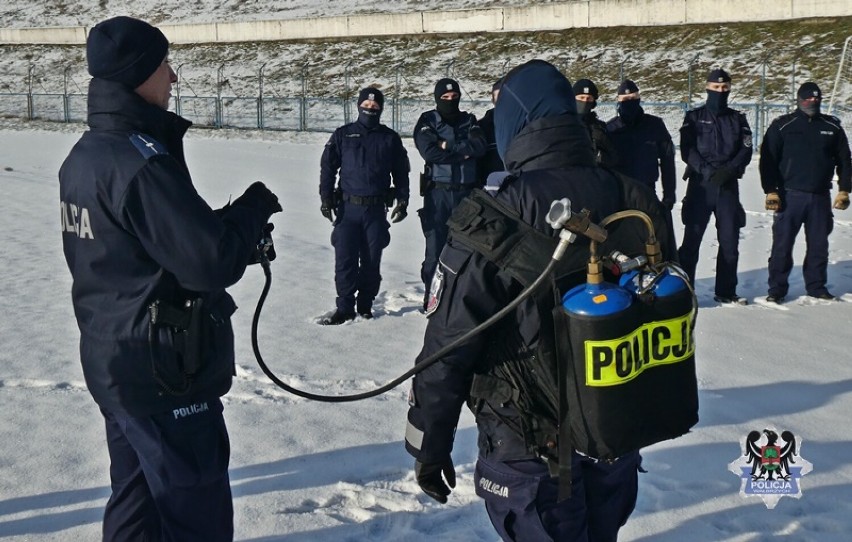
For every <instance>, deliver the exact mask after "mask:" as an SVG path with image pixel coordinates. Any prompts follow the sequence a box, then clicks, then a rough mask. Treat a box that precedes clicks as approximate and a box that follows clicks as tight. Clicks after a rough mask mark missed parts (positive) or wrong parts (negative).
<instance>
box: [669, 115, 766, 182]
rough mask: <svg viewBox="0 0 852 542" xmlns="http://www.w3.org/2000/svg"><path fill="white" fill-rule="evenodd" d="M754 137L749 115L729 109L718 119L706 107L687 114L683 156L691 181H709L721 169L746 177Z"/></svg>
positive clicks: (682, 133) (682, 143)
mask: <svg viewBox="0 0 852 542" xmlns="http://www.w3.org/2000/svg"><path fill="white" fill-rule="evenodd" d="M751 153H752V134H751V128H750V127H749V125H748V119H746V116H745V114H743V113H740V112H739V111H735V110H733V109H730V108H726V109H725V110H724V111H721V112H720V113H719V114H718V115H714V114H713V113H711V112H710V110H709V109H707V107H705V106H701V107H698V108H696V109H693V110H691V111H687V113H686V116H685V117H684V119H683V126H681V127H680V155H681V158H682V159H683V161H684V162H686V164H687V165H688V166H689V170H690V179H696V180H699V181H700V180H707V179H709V178H710V176H711V175H712V174H713V173H714V172H715V171H716V170H718V169H721V168H723V167H727V168H731V169H733V170H734V171H735V172H736V173H737V177H738V178H739V177H742V176H743V173H745V168H746V166H747V165H748V164H749V162H750V161H751Z"/></svg>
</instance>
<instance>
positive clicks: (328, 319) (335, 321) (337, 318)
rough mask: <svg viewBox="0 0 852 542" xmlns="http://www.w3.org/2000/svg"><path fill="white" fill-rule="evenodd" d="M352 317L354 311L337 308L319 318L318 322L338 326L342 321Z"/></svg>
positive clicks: (353, 316)
mask: <svg viewBox="0 0 852 542" xmlns="http://www.w3.org/2000/svg"><path fill="white" fill-rule="evenodd" d="M354 319H355V313H349V312H343V311H341V310H340V309H337V310H335V311H334V312H333V313H331V314H326V315H325V316H323V317H322V318H320V321H319V324H320V325H321V326H339V325H340V324H342V323H344V322H348V321H350V320H354Z"/></svg>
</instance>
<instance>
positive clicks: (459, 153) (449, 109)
mask: <svg viewBox="0 0 852 542" xmlns="http://www.w3.org/2000/svg"><path fill="white" fill-rule="evenodd" d="M434 96H435V109H432V110H431V111H426V112H425V113H423V114H422V115H420V118H419V119H418V120H417V124H416V125H415V126H414V144H415V145H416V146H417V150H418V151H419V152H420V156H422V157H423V160H424V161H425V162H426V163H425V166H424V171H423V174H421V176H420V195H421V196H423V208H422V209H420V210H418V211H417V214H418V215H419V216H420V227H421V229H422V230H423V236H424V237H425V238H426V251H425V257H424V259H423V264H422V265H421V266H420V278H421V279H422V280H423V285H424V288H425V294H424V299H423V310H424V311H428V309H429V304H430V291H429V290H430V285H431V283H432V276H433V275H434V273H435V269H436V268H437V267H438V255H439V254H440V253H441V249H442V248H444V243H446V242H447V234H448V233H449V230H448V229H447V219H448V218H450V214H452V212H453V209H455V207H456V205H458V203H459V202H460V201H461V200H463V199H464V198H466V197H467V195H468V194H470V191H471V190H473V189H474V188H476V187H477V186H479V177H478V175H477V159H478V158H479V157H481V156H482V155H484V154H485V151H486V150H487V145H488V144H487V142H486V141H485V137H484V136H483V134H482V130H481V129H480V128H479V126H477V122H476V117H475V116H474V115H473V114H471V113H468V112H466V111H461V110H460V109H459V102H460V100H461V88H460V87H459V83H458V81H456V80H455V79H450V78H444V79H440V80H438V82H437V83H435V91H434Z"/></svg>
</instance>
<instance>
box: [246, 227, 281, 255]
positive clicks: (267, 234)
mask: <svg viewBox="0 0 852 542" xmlns="http://www.w3.org/2000/svg"><path fill="white" fill-rule="evenodd" d="M274 229H275V225H273V224H267V225H266V226H264V227H263V230H262V232H263V233H262V234H261V237H260V240H259V241H258V242H257V246H256V247H255V249H254V251H253V252H252V254H251V259H250V260H249V265H253V264H256V263H260V262H261V260H262V259H263V255H264V253H265V254H266V259H267V260H269V261H270V262H271V261H274V260H275V257H276V254H275V244H274V243H273V242H272V230H274Z"/></svg>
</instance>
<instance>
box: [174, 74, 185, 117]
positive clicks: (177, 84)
mask: <svg viewBox="0 0 852 542" xmlns="http://www.w3.org/2000/svg"><path fill="white" fill-rule="evenodd" d="M182 68H183V64H181V65H179V66H178V69H177V73H176V74H175V75H177V81H175V114H176V115H178V116H180V80H181V74H180V71H181V69H182Z"/></svg>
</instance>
